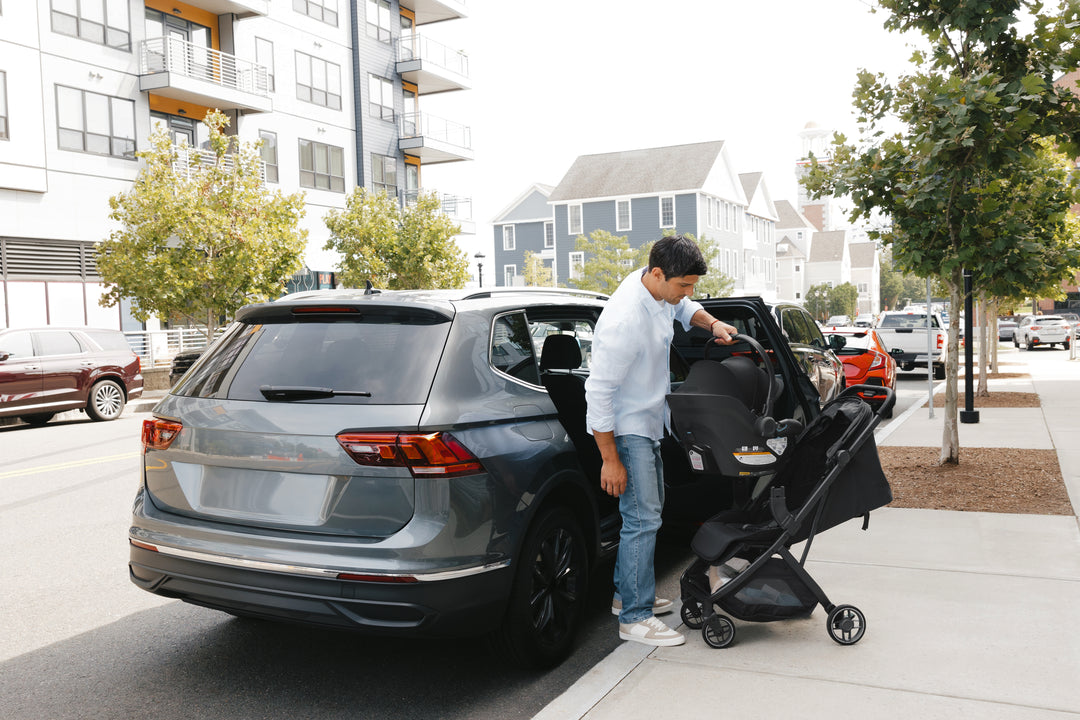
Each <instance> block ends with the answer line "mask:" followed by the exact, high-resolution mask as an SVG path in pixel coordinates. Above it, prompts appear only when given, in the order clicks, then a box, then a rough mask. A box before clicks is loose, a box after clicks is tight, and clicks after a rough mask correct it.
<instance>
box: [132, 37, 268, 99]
mask: <svg viewBox="0 0 1080 720" xmlns="http://www.w3.org/2000/svg"><path fill="white" fill-rule="evenodd" d="M139 48H140V49H139V74H140V75H152V74H154V73H159V72H172V73H177V74H179V75H183V76H184V77H189V78H195V79H198V80H205V81H206V82H211V83H214V84H215V85H220V86H221V87H223V88H229V89H231V90H240V91H243V92H249V93H254V94H255V95H260V96H262V97H270V80H269V73H268V71H267V69H266V68H265V67H263V66H262V65H258V64H256V63H253V62H251V61H250V60H243V59H241V58H238V57H236V56H235V55H230V54H228V53H223V52H220V51H218V50H214V49H213V48H208V47H205V46H203V45H196V44H195V43H191V42H187V41H186V40H181V39H180V38H175V37H158V38H150V39H149V40H143V41H142V43H140V46H139Z"/></svg>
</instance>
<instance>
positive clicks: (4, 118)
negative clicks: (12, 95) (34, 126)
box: [0, 70, 11, 140]
mask: <svg viewBox="0 0 1080 720" xmlns="http://www.w3.org/2000/svg"><path fill="white" fill-rule="evenodd" d="M10 139H11V136H10V135H8V114H7V73H6V72H4V71H3V70H0V140H10Z"/></svg>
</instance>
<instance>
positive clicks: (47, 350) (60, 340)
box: [34, 332, 82, 355]
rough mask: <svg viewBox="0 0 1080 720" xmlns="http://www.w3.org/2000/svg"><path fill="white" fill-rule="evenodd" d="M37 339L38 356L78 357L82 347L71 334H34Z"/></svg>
mask: <svg viewBox="0 0 1080 720" xmlns="http://www.w3.org/2000/svg"><path fill="white" fill-rule="evenodd" d="M34 336H35V338H36V339H37V346H38V353H37V354H38V355H77V354H78V353H81V352H82V346H81V345H79V341H78V340H76V339H75V336H74V335H72V334H71V333H69V332H40V333H34Z"/></svg>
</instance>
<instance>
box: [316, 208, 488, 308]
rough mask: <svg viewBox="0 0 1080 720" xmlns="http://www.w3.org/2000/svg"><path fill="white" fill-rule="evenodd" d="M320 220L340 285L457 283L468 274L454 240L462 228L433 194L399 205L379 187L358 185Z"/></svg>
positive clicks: (400, 287) (396, 287)
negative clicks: (341, 205)
mask: <svg viewBox="0 0 1080 720" xmlns="http://www.w3.org/2000/svg"><path fill="white" fill-rule="evenodd" d="M323 221H324V222H325V223H326V227H327V228H329V230H330V239H329V240H327V241H326V245H325V246H324V249H325V250H334V251H336V252H338V253H341V256H342V257H341V262H340V277H341V281H342V283H344V284H345V285H351V286H353V287H359V286H361V285H363V284H364V283H365V282H368V281H370V282H371V284H372V285H374V286H377V287H384V288H388V289H391V290H407V289H418V288H458V287H462V286H464V284H465V281H466V280H467V279H468V270H469V262H468V259H467V258H466V257H465V253H464V252H463V251H462V250H460V249H459V248H458V246H457V243H455V242H454V236H455V235H457V234H458V233H459V232H461V227H460V226H458V225H456V224H454V222H453V221H452V220H450V218H449V217H447V216H446V214H445V213H443V212H442V207H441V203H440V202H439V198H438V196H437V195H435V194H434V193H421V194H420V195H419V197H418V198H417V200H416V202H415V203H412V204H409V205H406V206H405V207H404V208H402V207H401V206H400V205H398V202H397V200H396V199H395V198H392V197H390V196H388V195H387V194H386V193H385V192H383V191H381V190H380V191H378V192H371V191H369V190H367V189H366V188H357V189H356V190H355V191H353V192H352V193H351V194H350V195H349V197H348V198H347V199H346V201H345V209H344V210H336V209H335V210H331V211H330V212H329V213H327V215H326V217H325V218H323Z"/></svg>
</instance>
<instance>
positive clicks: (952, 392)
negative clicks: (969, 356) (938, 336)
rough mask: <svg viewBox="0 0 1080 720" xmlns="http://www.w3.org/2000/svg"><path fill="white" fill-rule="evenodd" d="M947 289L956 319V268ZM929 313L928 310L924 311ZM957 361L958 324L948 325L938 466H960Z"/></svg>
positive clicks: (960, 282)
mask: <svg viewBox="0 0 1080 720" xmlns="http://www.w3.org/2000/svg"><path fill="white" fill-rule="evenodd" d="M947 284H948V286H949V302H950V315H952V317H954V318H959V316H960V308H961V307H962V306H961V304H960V298H961V295H960V293H961V292H962V288H963V287H964V276H963V271H962V270H961V269H960V268H957V269H955V270H953V272H952V274H951V275H950V277H949V279H948V280H947ZM928 310H929V309H928ZM959 361H960V324H959V323H957V322H953V323H950V324H949V344H948V360H947V361H946V363H945V426H944V429H943V431H942V434H941V459H940V461H939V464H941V465H944V464H946V463H952V464H953V465H959V464H960V431H959V427H958V425H957V415H956V412H957V406H956V375H957V370H958V368H959ZM926 371H927V372H930V373H932V372H933V371H934V369H933V366H932V365H931V366H928V367H927V369H926Z"/></svg>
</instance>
